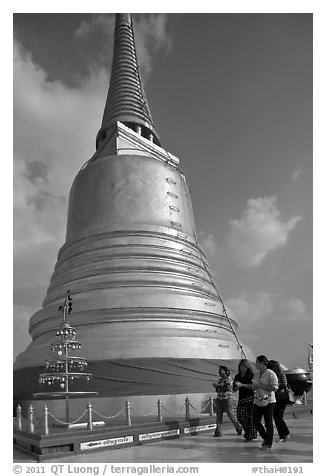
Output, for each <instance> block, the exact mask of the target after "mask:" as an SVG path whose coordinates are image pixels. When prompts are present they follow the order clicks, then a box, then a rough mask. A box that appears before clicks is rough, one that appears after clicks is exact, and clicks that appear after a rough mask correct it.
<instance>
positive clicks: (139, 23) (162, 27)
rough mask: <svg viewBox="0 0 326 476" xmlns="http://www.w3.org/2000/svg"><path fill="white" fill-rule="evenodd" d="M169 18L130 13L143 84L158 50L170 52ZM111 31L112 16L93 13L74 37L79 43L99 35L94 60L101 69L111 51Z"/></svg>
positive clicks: (80, 26) (162, 14)
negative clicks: (98, 45) (79, 40)
mask: <svg viewBox="0 0 326 476" xmlns="http://www.w3.org/2000/svg"><path fill="white" fill-rule="evenodd" d="M167 21H168V16H167V14H165V13H159V14H154V13H150V14H149V13H147V14H133V27H134V34H135V44H136V51H137V59H138V63H139V67H140V70H141V72H142V75H143V79H144V80H145V81H146V80H147V79H148V77H149V75H150V73H151V72H152V70H153V57H154V56H155V55H156V54H157V53H158V52H159V51H161V50H162V51H165V52H167V51H169V49H170V47H171V45H172V41H173V40H172V37H171V35H170V33H169V32H168V31H167ZM113 31H114V15H112V14H104V13H101V14H94V15H92V17H91V20H90V21H89V22H86V21H83V22H82V23H81V24H80V25H79V27H78V28H77V30H76V31H75V34H74V36H75V37H76V38H79V39H81V40H85V39H87V38H88V37H89V36H91V35H102V37H103V40H102V42H101V43H100V45H101V46H100V47H99V51H98V53H97V60H98V62H99V63H100V64H101V65H102V66H103V65H105V64H107V59H108V54H107V52H108V48H109V45H110V48H109V50H110V49H111V48H112V34H113Z"/></svg>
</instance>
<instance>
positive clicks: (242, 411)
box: [233, 359, 257, 442]
mask: <svg viewBox="0 0 326 476" xmlns="http://www.w3.org/2000/svg"><path fill="white" fill-rule="evenodd" d="M253 376H254V371H253V369H252V367H251V364H250V362H249V360H247V359H242V360H240V362H239V366H238V373H237V375H236V376H235V377H234V381H233V390H234V391H238V390H239V399H238V406H237V420H238V421H239V422H240V424H241V426H242V428H243V430H244V441H245V442H250V441H252V440H254V439H256V438H257V430H256V428H255V427H254V422H253V410H254V408H253V405H254V391H253V390H252V388H245V387H239V386H238V383H241V384H248V385H250V384H252V379H253Z"/></svg>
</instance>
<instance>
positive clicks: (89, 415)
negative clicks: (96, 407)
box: [87, 402, 93, 430]
mask: <svg viewBox="0 0 326 476" xmlns="http://www.w3.org/2000/svg"><path fill="white" fill-rule="evenodd" d="M92 429H93V407H92V404H91V402H88V405H87V430H92Z"/></svg>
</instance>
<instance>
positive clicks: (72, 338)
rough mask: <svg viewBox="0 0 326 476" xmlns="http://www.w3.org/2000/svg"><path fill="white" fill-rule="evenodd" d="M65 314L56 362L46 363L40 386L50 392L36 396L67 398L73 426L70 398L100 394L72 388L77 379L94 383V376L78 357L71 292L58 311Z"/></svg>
mask: <svg viewBox="0 0 326 476" xmlns="http://www.w3.org/2000/svg"><path fill="white" fill-rule="evenodd" d="M58 311H59V312H62V313H63V319H62V323H61V326H60V327H58V328H57V330H56V340H55V342H53V343H52V344H51V348H52V352H53V353H54V354H56V356H55V357H54V358H50V359H46V361H45V370H46V372H45V373H42V374H40V375H39V384H40V385H42V386H43V388H44V387H47V388H49V391H47V392H40V393H35V394H34V396H35V397H46V398H62V397H64V398H65V401H66V422H67V423H69V397H72V396H80V397H82V396H85V395H90V394H92V395H97V392H87V391H85V392H83V391H81V392H80V391H79V392H75V391H72V390H71V389H70V388H71V386H72V384H73V382H74V381H76V380H77V379H84V380H86V381H90V379H91V377H92V374H90V373H87V372H85V369H86V367H87V360H86V359H85V358H83V357H77V356H75V355H74V354H75V352H74V351H75V350H79V349H80V348H81V344H80V342H78V341H76V330H75V328H74V327H72V326H70V325H69V323H68V321H67V316H68V314H70V313H71V311H72V298H71V295H70V290H68V291H67V293H66V297H65V300H64V303H63V305H61V306H60V307H59V309H58Z"/></svg>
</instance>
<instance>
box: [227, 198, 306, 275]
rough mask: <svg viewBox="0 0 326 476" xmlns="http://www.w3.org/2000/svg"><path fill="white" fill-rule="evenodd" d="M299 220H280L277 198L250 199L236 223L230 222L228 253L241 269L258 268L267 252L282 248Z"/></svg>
mask: <svg viewBox="0 0 326 476" xmlns="http://www.w3.org/2000/svg"><path fill="white" fill-rule="evenodd" d="M301 219H302V217H301V216H297V215H296V216H293V217H292V218H290V219H289V220H287V221H285V220H284V219H282V215H281V212H280V211H279V210H278V208H277V197H276V196H270V197H259V198H251V199H250V200H248V202H247V207H246V209H245V211H244V212H243V214H242V216H241V218H240V219H239V220H229V225H230V228H231V230H230V234H229V242H228V246H229V251H230V252H231V255H232V256H233V259H234V260H235V261H236V262H237V263H238V264H239V265H240V266H242V267H255V266H259V265H260V264H261V263H262V261H263V260H264V259H265V258H266V257H267V255H268V254H269V253H271V252H272V251H274V250H275V249H276V248H279V247H280V246H284V245H285V244H286V243H287V241H288V238H289V235H290V232H291V231H292V230H293V229H294V228H295V227H296V225H297V224H298V222H299V221H300V220H301Z"/></svg>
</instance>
